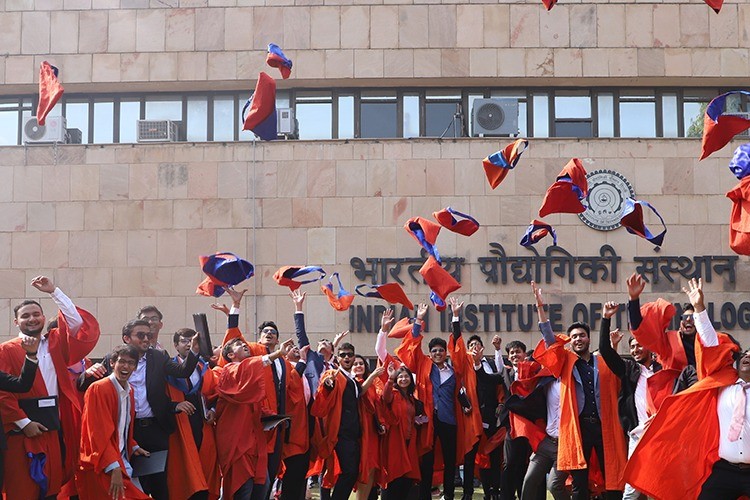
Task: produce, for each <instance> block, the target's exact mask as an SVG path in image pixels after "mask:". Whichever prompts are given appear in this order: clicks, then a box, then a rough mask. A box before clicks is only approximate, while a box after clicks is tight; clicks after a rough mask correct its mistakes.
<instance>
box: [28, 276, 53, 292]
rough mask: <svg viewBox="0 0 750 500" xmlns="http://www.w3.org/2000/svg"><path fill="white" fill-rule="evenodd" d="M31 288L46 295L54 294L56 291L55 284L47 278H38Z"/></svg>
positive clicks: (32, 281) (34, 280) (32, 282)
mask: <svg viewBox="0 0 750 500" xmlns="http://www.w3.org/2000/svg"><path fill="white" fill-rule="evenodd" d="M31 286H33V287H34V288H36V289H37V290H39V291H40V292H44V293H52V292H54V291H55V283H54V282H53V281H52V280H51V279H49V278H48V277H46V276H37V277H36V278H34V279H33V280H31Z"/></svg>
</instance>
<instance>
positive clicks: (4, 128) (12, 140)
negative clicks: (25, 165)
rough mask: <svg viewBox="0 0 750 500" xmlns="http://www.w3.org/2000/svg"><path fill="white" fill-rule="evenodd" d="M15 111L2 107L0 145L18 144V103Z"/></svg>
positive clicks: (0, 111) (0, 109) (0, 113)
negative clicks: (5, 109)
mask: <svg viewBox="0 0 750 500" xmlns="http://www.w3.org/2000/svg"><path fill="white" fill-rule="evenodd" d="M15 108H16V110H14V111H4V110H2V108H0V145H2V146H15V145H16V144H18V111H17V110H18V105H16V106H15Z"/></svg>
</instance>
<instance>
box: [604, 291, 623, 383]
mask: <svg viewBox="0 0 750 500" xmlns="http://www.w3.org/2000/svg"><path fill="white" fill-rule="evenodd" d="M618 308H619V306H618V305H617V303H616V302H612V301H609V302H605V303H604V308H603V310H602V326H601V328H600V330H599V354H600V355H601V356H602V359H603V360H604V362H605V363H606V364H607V366H608V367H609V369H610V370H611V371H612V373H614V374H615V375H617V376H618V377H622V376H623V375H625V361H624V360H623V359H622V358H621V357H620V355H619V354H617V351H615V349H614V348H613V347H612V343H611V341H610V336H609V333H610V332H609V329H610V326H611V325H612V316H614V314H615V313H616V312H617V309H618Z"/></svg>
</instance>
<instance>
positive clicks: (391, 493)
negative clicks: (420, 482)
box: [382, 476, 414, 500]
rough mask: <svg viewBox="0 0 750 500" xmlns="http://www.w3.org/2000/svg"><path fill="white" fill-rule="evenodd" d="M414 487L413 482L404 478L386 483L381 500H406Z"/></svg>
mask: <svg viewBox="0 0 750 500" xmlns="http://www.w3.org/2000/svg"><path fill="white" fill-rule="evenodd" d="M413 486H414V480H413V479H410V478H408V477H406V476H401V477H399V478H396V479H394V480H393V481H390V482H389V483H388V487H387V488H386V489H384V490H383V497H382V500H406V498H407V497H408V496H409V491H411V489H412V487H413Z"/></svg>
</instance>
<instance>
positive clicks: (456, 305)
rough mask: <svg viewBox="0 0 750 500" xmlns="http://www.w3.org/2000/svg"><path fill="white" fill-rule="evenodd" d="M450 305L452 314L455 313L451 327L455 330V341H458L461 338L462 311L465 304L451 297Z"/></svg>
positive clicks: (449, 299)
mask: <svg viewBox="0 0 750 500" xmlns="http://www.w3.org/2000/svg"><path fill="white" fill-rule="evenodd" d="M448 303H449V304H450V306H451V312H452V313H453V318H452V320H451V326H452V330H453V334H452V335H453V339H454V340H458V339H459V338H461V321H460V319H461V310H463V308H464V303H463V301H462V302H459V301H458V299H457V298H456V297H449V298H448Z"/></svg>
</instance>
